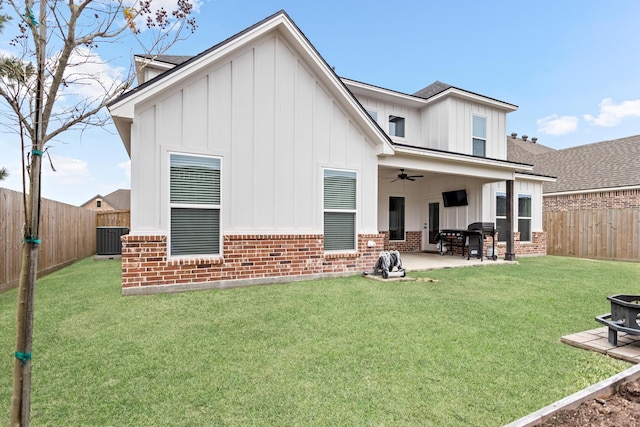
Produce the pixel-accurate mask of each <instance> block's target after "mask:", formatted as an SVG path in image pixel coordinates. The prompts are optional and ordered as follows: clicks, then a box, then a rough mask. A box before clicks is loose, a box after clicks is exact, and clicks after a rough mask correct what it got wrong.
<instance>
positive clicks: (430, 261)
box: [400, 252, 517, 273]
mask: <svg viewBox="0 0 640 427" xmlns="http://www.w3.org/2000/svg"><path fill="white" fill-rule="evenodd" d="M400 259H401V260H402V266H403V267H404V269H405V270H406V271H407V272H408V273H411V272H412V271H425V270H437V269H441V268H456V267H473V266H489V265H504V264H517V261H505V259H504V257H503V258H500V257H499V258H498V259H497V260H496V261H493V260H491V259H487V258H485V259H484V260H480V259H478V258H473V257H472V258H471V259H467V257H462V256H461V255H440V253H438V252H401V253H400Z"/></svg>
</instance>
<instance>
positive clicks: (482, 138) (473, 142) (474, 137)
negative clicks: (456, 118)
mask: <svg viewBox="0 0 640 427" xmlns="http://www.w3.org/2000/svg"><path fill="white" fill-rule="evenodd" d="M476 117H477V118H479V119H483V120H484V136H480V135H476V134H475V132H474V125H473V124H474V123H473V122H474V121H475V119H476ZM487 122H488V120H487V117H486V116H483V115H480V114H472V115H471V154H472V155H474V156H479V155H477V154H475V145H476V140H477V141H482V142H483V144H484V149H483V151H484V153H483V154H482V156H479V157H487Z"/></svg>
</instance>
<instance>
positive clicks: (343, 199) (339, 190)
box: [324, 169, 356, 251]
mask: <svg viewBox="0 0 640 427" xmlns="http://www.w3.org/2000/svg"><path fill="white" fill-rule="evenodd" d="M324 249H325V251H354V250H355V249H356V173H355V172H348V171H338V170H331V169H325V171H324Z"/></svg>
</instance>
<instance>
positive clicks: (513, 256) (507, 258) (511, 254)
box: [504, 179, 516, 261]
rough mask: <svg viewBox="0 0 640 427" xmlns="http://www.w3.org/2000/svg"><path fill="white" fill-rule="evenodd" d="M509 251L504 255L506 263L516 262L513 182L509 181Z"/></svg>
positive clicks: (507, 239)
mask: <svg viewBox="0 0 640 427" xmlns="http://www.w3.org/2000/svg"><path fill="white" fill-rule="evenodd" d="M506 229H507V235H506V241H507V251H506V252H505V254H504V259H505V261H515V260H516V254H515V253H514V252H513V180H512V179H509V180H507V226H506Z"/></svg>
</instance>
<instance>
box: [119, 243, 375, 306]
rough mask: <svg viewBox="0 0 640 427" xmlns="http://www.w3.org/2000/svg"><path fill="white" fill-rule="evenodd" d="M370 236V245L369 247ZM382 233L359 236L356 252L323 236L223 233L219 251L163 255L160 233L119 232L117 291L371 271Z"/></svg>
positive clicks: (167, 289) (241, 283)
mask: <svg viewBox="0 0 640 427" xmlns="http://www.w3.org/2000/svg"><path fill="white" fill-rule="evenodd" d="M369 241H373V242H374V243H375V246H373V247H369V246H368V242H369ZM383 244H384V236H383V235H382V234H361V235H359V236H358V250H357V252H356V253H341V254H331V253H326V254H325V252H324V237H323V235H321V234H317V235H316V234H310V235H246V236H245V235H227V236H224V239H223V256H221V257H207V258H198V259H196V258H188V259H187V258H178V259H169V258H168V257H167V237H166V236H164V235H153V236H141V235H125V236H122V293H123V294H125V295H126V294H145V293H155V292H175V291H182V290H191V289H209V288H225V287H235V286H245V285H250V284H264V283H275V282H278V281H282V279H283V278H286V279H287V280H292V279H294V278H301V279H304V278H312V277H325V276H336V275H346V274H353V273H356V272H359V271H364V270H371V269H372V268H373V266H374V265H375V263H376V261H377V259H378V254H379V252H380V250H381V249H382V248H383Z"/></svg>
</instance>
